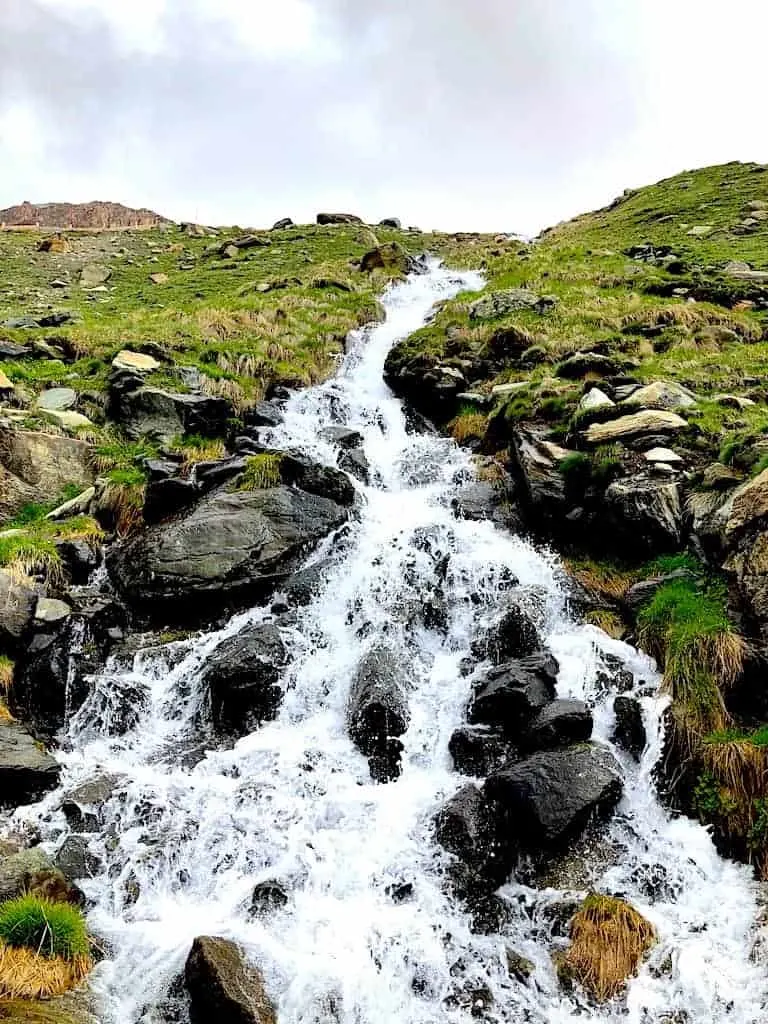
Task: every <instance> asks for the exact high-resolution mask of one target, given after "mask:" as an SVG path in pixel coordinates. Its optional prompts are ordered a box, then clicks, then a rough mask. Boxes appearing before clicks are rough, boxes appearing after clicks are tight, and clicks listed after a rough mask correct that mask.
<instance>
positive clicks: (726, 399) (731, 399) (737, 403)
mask: <svg viewBox="0 0 768 1024" xmlns="http://www.w3.org/2000/svg"><path fill="white" fill-rule="evenodd" d="M713 401H715V402H717V404H718V405H722V406H723V408H725V409H751V408H752V407H753V406H755V405H757V403H756V402H754V401H753V400H752V399H751V398H745V397H744V396H743V395H715V396H714V399H713Z"/></svg>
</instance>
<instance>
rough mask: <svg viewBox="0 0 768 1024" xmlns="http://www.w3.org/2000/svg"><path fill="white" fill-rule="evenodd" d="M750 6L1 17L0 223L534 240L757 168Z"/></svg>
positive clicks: (205, 9) (237, 6) (46, 10)
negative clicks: (643, 194)
mask: <svg viewBox="0 0 768 1024" xmlns="http://www.w3.org/2000/svg"><path fill="white" fill-rule="evenodd" d="M766 39H768V4H766V3H765V0H729V2H728V3H722V2H720V0H0V207H3V206H9V205H12V204H14V203H17V202H21V201H22V200H23V199H29V200H31V201H32V202H46V201H54V200H57V201H60V200H65V201H72V202H79V201H85V200H91V199H109V200H113V201H119V202H124V203H127V204H129V205H132V206H149V207H151V208H153V209H156V210H157V211H159V212H161V213H164V214H166V215H168V216H171V217H174V218H176V219H194V220H200V221H205V222H208V223H239V224H248V225H264V224H270V223H271V222H272V221H274V220H276V219H277V218H279V217H282V216H290V217H293V219H294V220H297V221H306V220H310V219H313V218H314V214H315V213H316V212H317V211H318V210H320V209H329V208H333V209H339V210H347V211H350V212H357V213H360V214H361V215H362V216H364V217H365V218H366V219H370V220H378V219H379V218H381V217H385V216H399V217H401V218H402V219H403V221H404V222H406V223H408V224H418V225H419V226H421V227H423V228H430V227H440V228H445V229H478V230H486V229H488V230H495V229H504V230H513V231H520V232H525V233H531V232H534V231H537V230H538V229H540V228H542V227H544V226H546V225H548V224H551V223H554V222H556V221H558V220H560V219H562V218H564V217H567V216H571V215H574V214H576V213H579V212H582V211H583V210H586V209H590V208H593V207H595V206H600V205H604V204H605V203H607V202H609V201H610V200H611V199H612V198H613V196H614V195H616V194H618V193H619V192H621V191H622V190H623V189H624V188H625V187H627V186H636V185H641V184H644V183H647V182H650V181H654V180H657V179H659V178H661V177H664V176H666V175H668V174H673V173H675V172H677V171H679V170H683V169H687V168H691V167H696V166H700V165H702V164H708V163H720V162H724V161H727V160H733V159H741V160H757V161H761V162H765V161H768V117H766V113H765V102H766V99H765V98H766V94H767V89H766V87H767V86H768V72H766V60H765V46H766Z"/></svg>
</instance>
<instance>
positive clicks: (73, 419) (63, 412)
mask: <svg viewBox="0 0 768 1024" xmlns="http://www.w3.org/2000/svg"><path fill="white" fill-rule="evenodd" d="M42 413H43V415H44V416H45V418H46V419H47V420H50V421H51V423H55V424H56V426H57V427H62V428H63V429H64V430H71V431H72V432H76V431H78V430H83V429H84V428H85V427H92V426H93V423H92V422H91V421H90V420H89V419H88V417H87V416H83V414H82V413H80V412H74V411H73V410H72V409H43V410H42Z"/></svg>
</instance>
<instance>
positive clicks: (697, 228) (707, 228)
mask: <svg viewBox="0 0 768 1024" xmlns="http://www.w3.org/2000/svg"><path fill="white" fill-rule="evenodd" d="M714 230H715V227H714V225H713V224H694V226H693V227H692V228H691V229H690V230H689V231H686V234H687V235H692V236H693V237H694V238H705V237H706V236H707V235H711V234H712V232H713V231H714Z"/></svg>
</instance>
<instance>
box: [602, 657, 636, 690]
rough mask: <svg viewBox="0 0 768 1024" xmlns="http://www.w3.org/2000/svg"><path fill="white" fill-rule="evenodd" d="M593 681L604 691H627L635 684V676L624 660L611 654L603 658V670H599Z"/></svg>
mask: <svg viewBox="0 0 768 1024" xmlns="http://www.w3.org/2000/svg"><path fill="white" fill-rule="evenodd" d="M595 681H596V683H597V684H598V686H599V687H600V689H601V690H603V691H604V692H610V691H617V692H618V693H627V692H628V691H629V690H631V689H632V688H633V687H634V685H635V677H634V676H633V675H632V673H631V672H630V671H629V669H628V668H627V666H626V665H625V664H624V662H623V661H622V660H621V659H620V658H617V657H615V656H614V655H611V654H609V655H607V656H606V658H605V671H603V670H601V671H599V672H598V673H597V677H596V680H595Z"/></svg>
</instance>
